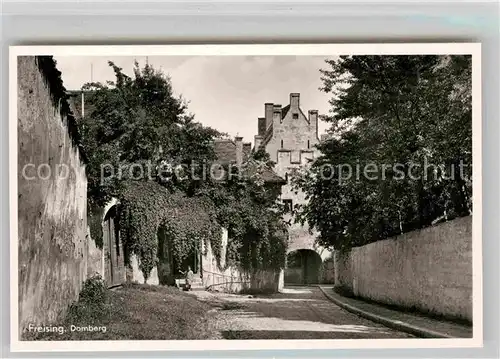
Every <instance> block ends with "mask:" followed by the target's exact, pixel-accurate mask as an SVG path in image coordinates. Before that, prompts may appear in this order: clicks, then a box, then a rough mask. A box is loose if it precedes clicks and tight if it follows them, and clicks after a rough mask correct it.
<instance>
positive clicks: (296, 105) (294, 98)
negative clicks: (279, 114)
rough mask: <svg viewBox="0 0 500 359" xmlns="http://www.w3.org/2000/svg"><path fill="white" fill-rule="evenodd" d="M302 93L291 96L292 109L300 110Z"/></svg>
mask: <svg viewBox="0 0 500 359" xmlns="http://www.w3.org/2000/svg"><path fill="white" fill-rule="evenodd" d="M299 102H300V93H291V94H290V107H291V108H296V109H298V108H299V106H300V103H299Z"/></svg>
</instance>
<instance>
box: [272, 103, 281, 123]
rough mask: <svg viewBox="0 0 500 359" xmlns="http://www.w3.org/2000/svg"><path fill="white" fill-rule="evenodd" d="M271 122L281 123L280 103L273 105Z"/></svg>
mask: <svg viewBox="0 0 500 359" xmlns="http://www.w3.org/2000/svg"><path fill="white" fill-rule="evenodd" d="M273 123H281V105H274V106H273Z"/></svg>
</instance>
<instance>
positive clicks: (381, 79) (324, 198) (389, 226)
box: [294, 56, 472, 248]
mask: <svg viewBox="0 0 500 359" xmlns="http://www.w3.org/2000/svg"><path fill="white" fill-rule="evenodd" d="M326 64H327V69H324V70H321V79H322V81H323V87H322V88H321V90H322V91H324V92H327V93H330V94H331V95H332V97H331V100H330V105H331V112H330V113H329V114H327V115H326V116H324V117H323V119H324V120H325V121H327V122H329V123H330V129H329V134H330V139H329V140H327V141H324V142H322V143H321V144H320V145H319V150H320V151H321V153H322V155H321V156H320V158H319V159H318V160H317V161H315V163H314V164H313V166H312V168H311V170H309V171H308V172H307V173H302V174H301V175H300V176H298V177H297V178H296V179H295V180H294V182H295V185H296V186H297V187H300V188H302V189H303V190H304V191H305V192H306V194H307V196H308V198H309V203H308V204H307V205H305V206H303V208H302V209H301V213H300V216H299V219H300V220H301V221H308V222H309V224H310V225H312V226H313V227H315V228H316V229H318V230H319V231H320V233H321V237H320V242H321V244H323V245H325V246H327V247H332V246H333V247H336V248H346V247H352V246H359V245H363V244H365V243H369V242H372V241H376V240H380V239H384V238H387V237H390V236H394V235H398V234H400V233H402V232H407V231H411V230H414V229H418V228H422V227H425V226H429V225H432V224H433V223H435V222H436V221H439V220H446V219H450V218H453V217H457V216H464V215H468V214H470V213H471V204H472V201H471V197H472V183H471V173H472V172H471V171H472V168H471V160H472V157H471V156H472V122H471V111H472V109H471V105H472V101H471V96H472V95H471V87H472V84H471V57H470V56H341V57H340V58H338V59H335V60H327V61H326Z"/></svg>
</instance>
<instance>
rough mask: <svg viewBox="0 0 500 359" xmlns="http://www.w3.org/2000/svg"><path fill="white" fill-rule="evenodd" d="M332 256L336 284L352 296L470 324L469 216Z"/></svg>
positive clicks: (470, 231) (470, 247) (470, 235)
mask: <svg viewBox="0 0 500 359" xmlns="http://www.w3.org/2000/svg"><path fill="white" fill-rule="evenodd" d="M334 258H335V266H334V273H335V285H336V286H342V287H343V288H344V289H346V290H349V291H351V292H352V293H353V294H354V295H356V296H360V297H364V298H368V299H371V300H375V301H378V302H381V303H386V304H391V305H397V306H401V307H406V308H415V309H417V310H420V311H422V312H429V313H433V314H438V315H443V316H447V317H450V318H460V319H465V320H468V321H471V322H472V217H463V218H458V219H455V220H453V221H449V222H446V223H441V224H439V225H436V226H434V227H429V228H425V229H422V230H419V231H413V232H409V233H405V234H403V235H401V236H398V237H395V238H391V239H387V240H383V241H378V242H374V243H370V244H367V245H365V246H362V247H357V248H353V249H352V250H351V251H349V252H339V251H335V254H334Z"/></svg>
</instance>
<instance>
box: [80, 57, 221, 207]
mask: <svg viewBox="0 0 500 359" xmlns="http://www.w3.org/2000/svg"><path fill="white" fill-rule="evenodd" d="M109 65H110V66H111V67H112V68H113V70H114V72H115V77H116V81H114V82H107V83H105V84H102V83H89V84H87V85H85V86H84V90H87V91H88V97H89V99H90V101H89V102H90V103H91V107H92V111H90V114H89V116H87V117H86V118H84V120H83V123H82V126H81V129H82V132H83V143H84V147H85V148H86V152H88V153H89V154H90V161H89V164H88V166H87V173H88V179H89V198H90V199H91V200H92V201H93V202H96V204H100V205H102V204H103V203H105V202H106V201H107V200H109V198H110V197H111V196H113V195H116V194H117V193H118V192H119V190H120V188H121V186H122V185H123V183H124V181H125V180H127V179H130V177H133V178H134V179H139V180H141V179H144V180H149V179H151V178H152V179H155V180H158V181H159V182H161V183H162V184H164V185H166V186H170V187H172V186H173V187H180V188H181V189H182V190H184V191H186V192H189V191H193V187H196V186H197V185H198V183H197V181H196V180H194V179H193V178H196V177H197V176H190V177H189V178H187V180H183V181H180V180H179V179H180V178H186V177H185V176H183V175H182V174H181V173H178V175H174V174H173V171H174V170H175V169H176V167H177V166H182V165H185V166H189V168H191V165H192V164H194V162H196V163H197V164H202V163H203V162H205V161H213V159H214V158H215V153H214V150H213V146H212V142H213V139H214V138H215V137H216V136H219V135H221V134H220V133H219V132H218V131H216V130H215V129H212V128H209V127H205V126H202V125H201V124H200V123H197V122H195V121H194V116H193V115H192V114H190V113H188V112H187V106H186V102H185V101H184V100H183V99H182V98H180V97H176V96H175V95H174V91H173V87H172V83H171V80H170V78H169V77H168V76H166V75H165V74H164V73H163V72H161V71H157V70H155V69H154V68H153V67H152V66H151V65H146V66H145V67H144V68H142V69H141V68H140V67H139V65H138V64H137V63H136V64H135V68H134V75H133V77H130V76H127V75H126V74H125V73H124V72H123V70H122V69H121V68H119V67H118V66H116V65H115V64H114V63H112V62H110V63H109ZM193 168H195V169H196V170H197V171H201V166H198V167H197V166H193Z"/></svg>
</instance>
